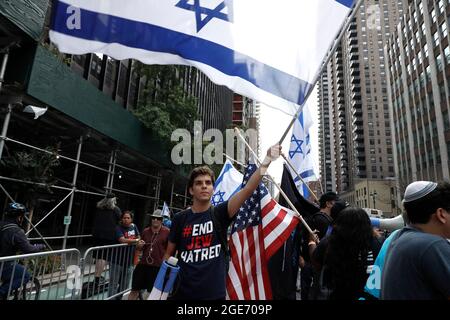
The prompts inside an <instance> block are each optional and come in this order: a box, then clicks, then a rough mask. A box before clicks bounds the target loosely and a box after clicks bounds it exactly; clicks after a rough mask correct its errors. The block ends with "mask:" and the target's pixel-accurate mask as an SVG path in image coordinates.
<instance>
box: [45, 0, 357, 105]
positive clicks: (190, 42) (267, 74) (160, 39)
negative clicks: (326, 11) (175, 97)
mask: <svg viewBox="0 0 450 320" xmlns="http://www.w3.org/2000/svg"><path fill="white" fill-rule="evenodd" d="M340 2H341V1H340ZM344 2H349V1H344ZM68 7H69V5H67V4H66V3H63V2H59V1H57V2H56V7H55V8H54V10H55V12H54V15H53V17H54V18H53V23H52V25H53V26H52V30H54V31H56V32H59V33H62V34H65V35H68V36H73V37H76V38H81V39H86V40H92V41H99V42H104V43H119V44H122V45H124V46H127V47H131V48H138V49H144V50H148V51H154V52H165V53H171V54H175V55H179V56H181V57H183V58H185V59H188V60H192V61H197V62H200V63H204V64H206V65H209V66H212V67H213V68H215V69H217V70H219V71H221V72H222V73H224V74H227V75H229V76H235V77H239V78H242V79H244V80H246V81H248V82H250V83H252V84H253V85H255V86H256V87H258V88H260V89H262V90H264V91H267V92H270V93H272V94H273V95H276V96H278V97H282V98H283V99H285V100H287V101H290V102H293V103H296V104H299V105H301V104H303V101H304V98H305V93H306V92H308V91H309V89H310V88H311V84H310V83H308V82H306V81H304V80H301V79H298V78H296V77H294V76H292V75H290V74H287V73H285V72H283V71H280V70H278V69H275V68H273V67H271V66H269V65H266V64H264V63H262V62H259V61H257V60H255V59H253V58H251V57H249V56H246V55H244V54H241V53H239V52H236V51H233V50H231V49H229V48H227V47H224V46H221V45H219V44H217V43H214V42H211V41H208V40H204V39H200V38H197V37H193V36H190V35H187V34H184V33H180V32H176V31H173V30H170V29H165V28H162V27H158V26H155V25H151V24H148V23H143V22H138V21H133V20H129V19H124V18H120V17H116V16H112V15H106V14H101V13H98V12H93V11H89V10H85V9H80V13H81V21H82V28H81V29H73V30H69V29H68V28H67V25H66V19H67V17H68V15H67V13H66V12H67V8H68ZM113 31H116V32H113ZM237 61H243V63H236V62H237ZM249 70H257V71H256V72H257V73H258V77H257V78H258V79H255V78H254V77H253V75H252V74H250V72H249Z"/></svg>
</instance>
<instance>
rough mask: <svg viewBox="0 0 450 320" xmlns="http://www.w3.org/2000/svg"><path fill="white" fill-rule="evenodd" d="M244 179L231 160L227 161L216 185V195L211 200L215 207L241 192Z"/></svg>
mask: <svg viewBox="0 0 450 320" xmlns="http://www.w3.org/2000/svg"><path fill="white" fill-rule="evenodd" d="M243 178H244V176H243V175H242V173H240V172H239V171H237V170H236V168H235V167H234V166H233V164H232V163H231V161H230V160H227V161H225V164H224V165H223V168H222V171H220V174H219V177H218V178H217V180H216V182H215V184H214V194H213V196H212V198H211V203H212V204H213V206H217V205H218V204H219V203H222V202H224V201H227V200H228V199H230V197H231V196H232V195H233V194H235V193H236V192H238V191H239V190H241V185H242V180H243Z"/></svg>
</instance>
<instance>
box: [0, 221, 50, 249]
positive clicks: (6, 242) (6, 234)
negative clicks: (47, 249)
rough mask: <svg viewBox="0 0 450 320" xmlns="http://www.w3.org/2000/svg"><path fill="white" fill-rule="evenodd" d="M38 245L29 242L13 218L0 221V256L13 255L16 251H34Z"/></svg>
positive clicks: (38, 247)
mask: <svg viewBox="0 0 450 320" xmlns="http://www.w3.org/2000/svg"><path fill="white" fill-rule="evenodd" d="M40 249H41V248H40V246H34V245H32V244H30V242H29V241H28V239H27V236H26V235H25V232H24V231H23V230H22V228H21V227H19V225H18V224H17V223H16V222H15V221H14V220H3V221H0V257H6V256H14V255H16V254H17V252H19V251H20V252H21V253H24V254H26V253H34V252H39V251H40Z"/></svg>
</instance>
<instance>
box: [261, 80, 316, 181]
mask: <svg viewBox="0 0 450 320" xmlns="http://www.w3.org/2000/svg"><path fill="white" fill-rule="evenodd" d="M305 109H306V110H309V112H310V113H311V117H312V119H313V121H314V124H313V125H312V127H311V129H310V135H311V147H312V148H311V154H312V157H313V159H314V172H315V174H316V176H317V177H319V140H318V124H319V119H318V109H317V86H315V87H314V90H313V92H312V93H311V95H310V96H309V98H308V101H307V102H306V105H305ZM290 112H291V111H290V110H289V111H288V113H290ZM292 117H293V113H290V114H286V113H285V112H283V111H280V110H278V109H275V108H273V107H269V106H267V105H261V107H260V146H261V160H262V159H264V156H265V154H266V152H267V149H268V148H269V147H270V146H272V145H274V144H275V143H276V142H278V140H280V139H281V136H282V135H283V133H284V132H285V130H286V128H287V127H288V125H289V123H290V122H291V120H292ZM291 136H292V128H291V130H290V131H289V133H288V134H287V136H286V138H285V139H284V141H283V143H282V150H283V153H284V154H285V155H286V156H287V155H288V151H289V145H290V140H291ZM283 162H284V161H283V158H280V159H278V160H277V161H275V162H273V163H272V164H271V165H270V167H269V169H268V173H269V174H270V175H271V176H272V177H273V178H274V179H275V181H276V182H277V183H280V182H281V176H282V174H283Z"/></svg>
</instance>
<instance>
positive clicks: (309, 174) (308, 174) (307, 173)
mask: <svg viewBox="0 0 450 320" xmlns="http://www.w3.org/2000/svg"><path fill="white" fill-rule="evenodd" d="M312 176H314V170H308V171H303V172H302V173H300V177H302V178H303V179H305V178H308V177H312ZM299 180H300V178H299V177H298V176H297V175H295V178H294V182H295V183H297V181H299Z"/></svg>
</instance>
